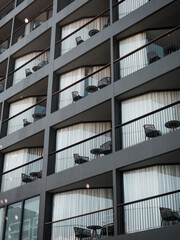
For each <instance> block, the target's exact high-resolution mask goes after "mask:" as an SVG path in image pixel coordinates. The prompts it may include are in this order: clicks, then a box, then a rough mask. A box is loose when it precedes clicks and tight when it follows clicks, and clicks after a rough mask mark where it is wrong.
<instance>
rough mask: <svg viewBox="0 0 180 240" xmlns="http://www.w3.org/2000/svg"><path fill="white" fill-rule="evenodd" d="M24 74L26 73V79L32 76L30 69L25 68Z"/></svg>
mask: <svg viewBox="0 0 180 240" xmlns="http://www.w3.org/2000/svg"><path fill="white" fill-rule="evenodd" d="M25 73H26V77H28V76H29V75H31V74H32V72H31V70H30V68H26V69H25Z"/></svg>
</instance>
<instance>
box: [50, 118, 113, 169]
mask: <svg viewBox="0 0 180 240" xmlns="http://www.w3.org/2000/svg"><path fill="white" fill-rule="evenodd" d="M110 125H111V124H110V122H109V123H108V122H104V123H103V122H99V123H97V122H96V123H82V124H75V125H74V126H69V127H66V128H62V129H59V130H57V131H56V151H54V152H51V153H49V171H50V169H51V172H49V173H51V174H52V173H54V172H60V171H63V170H65V169H68V168H72V167H75V166H79V165H81V164H84V163H88V162H89V161H91V160H96V159H99V158H100V157H102V156H105V155H108V154H110V153H111V152H112V140H111V129H110ZM69 136H71V137H69ZM61 139H64V141H63V142H62V141H61Z"/></svg>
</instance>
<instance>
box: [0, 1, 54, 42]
mask: <svg viewBox="0 0 180 240" xmlns="http://www.w3.org/2000/svg"><path fill="white" fill-rule="evenodd" d="M13 1H14V0H13ZM52 5H53V3H51V4H49V5H47V6H46V7H45V8H43V9H42V10H41V11H39V12H38V13H36V14H35V15H34V16H33V17H31V18H30V19H29V21H28V22H27V23H23V25H21V26H20V27H19V28H17V29H16V30H15V31H14V32H13V33H12V35H14V34H15V33H16V32H18V31H19V30H20V29H21V28H23V27H24V26H26V25H27V24H29V23H30V22H31V21H33V20H34V19H35V18H36V17H38V16H39V15H40V14H41V13H43V12H44V11H46V10H47V9H48V8H49V7H51V6H52ZM10 37H11V34H9V35H8V36H7V37H6V38H5V39H3V40H1V41H0V44H1V43H3V42H5V41H6V40H7V39H8V38H10Z"/></svg>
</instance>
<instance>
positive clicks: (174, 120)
mask: <svg viewBox="0 0 180 240" xmlns="http://www.w3.org/2000/svg"><path fill="white" fill-rule="evenodd" d="M179 109H180V101H177V102H175V103H172V104H169V105H167V106H165V107H162V108H160V109H157V110H155V111H153V112H150V113H147V114H145V115H143V116H140V117H137V118H135V119H132V120H130V121H128V122H125V123H122V124H120V125H118V126H116V137H117V138H118V139H119V145H118V146H116V147H117V149H118V150H119V149H123V148H127V147H130V146H133V145H136V144H138V143H141V142H144V141H148V140H149V139H152V138H156V137H158V136H161V135H164V134H166V133H169V132H172V131H175V130H176V129H178V128H179V127H180V111H179Z"/></svg>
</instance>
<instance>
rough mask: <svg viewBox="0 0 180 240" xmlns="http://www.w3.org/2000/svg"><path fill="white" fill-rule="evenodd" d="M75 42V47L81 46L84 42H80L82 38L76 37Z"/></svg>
mask: <svg viewBox="0 0 180 240" xmlns="http://www.w3.org/2000/svg"><path fill="white" fill-rule="evenodd" d="M75 40H76V44H77V45H79V44H81V43H83V42H84V40H82V38H81V37H80V36H79V37H76V38H75Z"/></svg>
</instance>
